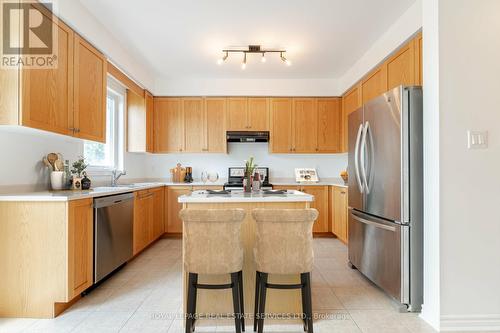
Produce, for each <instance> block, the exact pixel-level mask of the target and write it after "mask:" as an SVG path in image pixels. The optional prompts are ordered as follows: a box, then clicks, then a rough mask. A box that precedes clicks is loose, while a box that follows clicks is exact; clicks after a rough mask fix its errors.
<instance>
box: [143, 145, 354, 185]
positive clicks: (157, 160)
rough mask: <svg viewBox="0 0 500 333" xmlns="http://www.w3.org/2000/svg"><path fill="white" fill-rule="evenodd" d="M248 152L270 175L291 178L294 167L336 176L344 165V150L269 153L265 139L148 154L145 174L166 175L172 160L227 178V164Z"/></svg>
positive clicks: (241, 162)
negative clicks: (207, 150)
mask: <svg viewBox="0 0 500 333" xmlns="http://www.w3.org/2000/svg"><path fill="white" fill-rule="evenodd" d="M250 156H253V157H254V158H255V162H256V163H257V164H258V165H259V166H262V167H269V168H270V173H271V178H295V173H294V169H295V168H316V169H317V170H318V174H319V177H320V178H338V177H340V176H339V175H340V172H341V171H342V170H345V169H346V168H347V154H314V155H310V154H269V152H268V144H267V143H230V144H229V146H228V154H227V155H226V154H164V155H149V164H150V165H149V170H148V175H149V176H150V177H153V178H167V177H169V176H170V174H169V169H170V168H173V167H174V166H175V165H176V163H178V162H179V163H181V164H182V165H183V166H191V167H193V176H194V177H195V178H200V175H201V172H202V171H215V172H218V173H219V176H220V177H221V178H227V169H228V167H234V166H243V165H244V160H246V159H248V158H249V157H250Z"/></svg>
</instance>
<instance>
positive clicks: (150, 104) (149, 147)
mask: <svg viewBox="0 0 500 333" xmlns="http://www.w3.org/2000/svg"><path fill="white" fill-rule="evenodd" d="M144 95H145V97H146V151H147V152H148V153H152V152H153V151H154V125H153V123H154V110H155V104H154V103H155V102H154V98H153V95H152V94H151V93H150V92H149V91H145V92H144Z"/></svg>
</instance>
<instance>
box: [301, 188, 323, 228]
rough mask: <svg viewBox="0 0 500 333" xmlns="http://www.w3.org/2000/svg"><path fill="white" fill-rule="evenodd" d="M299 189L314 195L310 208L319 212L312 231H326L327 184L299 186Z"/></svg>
mask: <svg viewBox="0 0 500 333" xmlns="http://www.w3.org/2000/svg"><path fill="white" fill-rule="evenodd" d="M301 189H302V191H303V192H305V193H307V194H310V195H314V201H313V202H311V208H316V209H317V210H318V212H319V215H318V219H317V220H316V222H314V226H313V232H328V221H329V219H328V186H301Z"/></svg>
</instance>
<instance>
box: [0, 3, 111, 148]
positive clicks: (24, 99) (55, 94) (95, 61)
mask: <svg viewBox="0 0 500 333" xmlns="http://www.w3.org/2000/svg"><path fill="white" fill-rule="evenodd" d="M33 6H36V7H37V9H39V10H40V12H41V13H42V15H44V16H46V17H47V18H48V19H49V20H52V19H53V16H52V14H51V13H50V12H49V11H48V10H47V9H46V8H45V7H43V6H42V5H38V4H34V5H33ZM52 24H53V26H54V29H55V30H57V44H55V45H57V47H58V54H57V66H56V68H53V69H50V68H47V69H38V68H37V69H29V68H24V69H20V70H16V69H0V81H1V82H2V102H0V124H2V125H20V126H26V127H31V128H36V129H40V130H45V131H49V132H53V133H58V134H63V135H68V136H74V137H77V138H82V139H86V140H92V141H99V142H105V141H106V89H107V84H106V82H107V79H106V78H107V76H106V75H107V68H106V66H107V62H106V59H105V57H104V55H103V54H102V53H101V52H99V51H98V50H97V49H95V48H94V47H93V46H92V45H90V44H89V43H88V42H87V41H85V40H84V39H83V38H81V37H80V36H78V35H77V34H75V33H74V31H73V30H72V29H71V28H69V27H68V26H67V25H65V24H64V23H63V22H62V21H60V20H58V19H56V20H53V21H52ZM17 74H19V80H18V77H17ZM4 83H5V85H4ZM18 101H19V103H18Z"/></svg>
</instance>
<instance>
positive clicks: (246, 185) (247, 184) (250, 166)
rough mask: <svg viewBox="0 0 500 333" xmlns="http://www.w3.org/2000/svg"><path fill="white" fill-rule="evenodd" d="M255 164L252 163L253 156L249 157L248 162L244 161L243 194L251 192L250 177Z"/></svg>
mask: <svg viewBox="0 0 500 333" xmlns="http://www.w3.org/2000/svg"><path fill="white" fill-rule="evenodd" d="M256 167H257V164H255V163H254V159H253V156H250V159H249V160H248V161H245V178H244V179H243V187H244V189H245V192H251V191H252V177H253V173H254V171H255V168H256Z"/></svg>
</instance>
